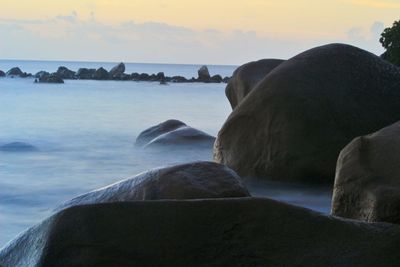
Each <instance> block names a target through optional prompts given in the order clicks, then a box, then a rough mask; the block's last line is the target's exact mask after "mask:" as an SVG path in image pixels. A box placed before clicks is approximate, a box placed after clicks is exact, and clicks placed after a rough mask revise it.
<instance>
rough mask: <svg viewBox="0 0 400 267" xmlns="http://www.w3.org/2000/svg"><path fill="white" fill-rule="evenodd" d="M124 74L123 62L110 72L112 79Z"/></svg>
mask: <svg viewBox="0 0 400 267" xmlns="http://www.w3.org/2000/svg"><path fill="white" fill-rule="evenodd" d="M124 72H125V64H124V63H122V62H121V63H119V64H118V65H117V66H115V67H114V68H112V69H111V70H110V77H111V78H117V77H119V76H121V75H122V74H124Z"/></svg>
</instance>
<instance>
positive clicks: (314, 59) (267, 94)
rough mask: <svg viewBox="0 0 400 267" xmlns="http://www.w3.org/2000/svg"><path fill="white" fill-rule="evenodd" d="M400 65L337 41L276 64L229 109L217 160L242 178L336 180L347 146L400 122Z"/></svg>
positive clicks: (308, 180) (216, 153) (215, 148)
mask: <svg viewBox="0 0 400 267" xmlns="http://www.w3.org/2000/svg"><path fill="white" fill-rule="evenodd" d="M399 80H400V68H397V67H396V66H394V65H392V64H389V63H387V62H386V61H384V60H382V59H381V58H379V57H378V56H376V55H374V54H371V53H369V52H367V51H364V50H362V49H359V48H356V47H353V46H350V45H345V44H330V45H325V46H321V47H316V48H313V49H310V50H308V51H306V52H303V53H301V54H299V55H297V56H295V57H293V58H291V59H289V60H287V61H285V62H283V63H281V64H280V65H279V66H278V67H276V68H275V69H274V70H273V71H272V72H270V73H269V74H268V75H267V76H266V77H265V78H264V79H263V80H262V81H261V82H260V83H258V85H257V86H256V87H255V88H254V89H253V90H252V92H251V93H250V94H249V95H247V97H246V98H245V99H244V100H243V101H242V102H241V103H240V105H239V106H237V107H236V108H235V109H234V110H233V111H232V113H231V114H230V116H229V118H228V119H227V121H226V122H225V123H224V125H223V127H222V129H221V130H220V132H219V133H218V137H217V140H216V142H215V146H214V159H215V161H216V162H219V163H223V164H226V165H228V166H229V167H230V168H232V169H233V170H235V171H236V172H238V174H239V175H240V176H242V177H259V178H262V179H272V180H280V181H293V182H294V181H295V182H306V183H333V181H334V177H335V166H336V160H337V157H338V155H339V152H340V150H341V149H342V148H343V147H344V146H345V145H347V144H348V143H349V142H350V141H351V140H352V139H353V138H355V137H357V136H360V135H365V134H368V133H370V132H373V131H376V130H378V129H381V128H382V127H385V126H387V125H390V124H392V123H394V122H396V121H398V120H400V83H399Z"/></svg>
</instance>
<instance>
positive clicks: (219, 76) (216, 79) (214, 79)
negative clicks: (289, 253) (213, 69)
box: [210, 74, 222, 83]
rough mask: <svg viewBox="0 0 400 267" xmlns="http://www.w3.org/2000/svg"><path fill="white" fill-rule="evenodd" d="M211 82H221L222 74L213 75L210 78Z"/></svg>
mask: <svg viewBox="0 0 400 267" xmlns="http://www.w3.org/2000/svg"><path fill="white" fill-rule="evenodd" d="M210 82H212V83H221V82H222V77H221V75H219V74H217V75H214V76H212V77H211V78H210Z"/></svg>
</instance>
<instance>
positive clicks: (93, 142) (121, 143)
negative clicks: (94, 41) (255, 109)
mask: <svg viewBox="0 0 400 267" xmlns="http://www.w3.org/2000/svg"><path fill="white" fill-rule="evenodd" d="M61 65H64V66H67V67H69V68H71V69H73V70H76V69H78V68H79V67H95V68H97V67H100V66H104V67H106V68H108V69H110V68H111V67H112V66H114V65H115V63H88V62H43V61H37V62H34V61H0V69H2V70H5V71H6V70H8V69H10V68H11V67H14V66H19V67H20V68H21V69H22V70H23V71H26V72H31V73H35V72H36V71H39V70H46V71H55V70H56V69H57V67H58V66H61ZM198 68H199V66H198V65H166V64H127V72H134V71H136V72H146V73H157V72H158V71H164V72H165V73H166V75H171V76H172V75H182V76H185V77H192V76H196V72H197V69H198ZM209 69H210V72H211V73H212V74H217V73H218V74H221V75H223V76H231V74H232V72H233V70H234V69H235V67H234V66H209ZM224 89H225V85H224V84H203V83H194V84H185V83H183V84H169V85H159V84H158V83H153V82H133V81H88V80H66V82H65V84H35V83H33V79H30V78H26V79H20V78H13V79H11V78H0V145H2V144H6V143H10V142H15V141H21V142H27V143H30V144H32V145H34V146H36V147H38V149H39V151H38V152H34V153H5V152H0V247H1V246H3V245H4V244H6V242H8V241H9V240H11V239H12V238H14V237H15V236H16V235H17V234H18V233H20V232H22V231H23V230H25V229H27V228H28V227H30V226H32V225H34V224H35V223H38V222H40V221H41V220H42V219H44V218H45V217H46V216H48V215H50V214H51V212H52V209H54V208H55V207H56V206H57V205H59V204H60V203H62V202H63V201H65V200H68V199H70V198H72V197H74V196H76V195H79V194H82V193H85V192H87V191H90V190H93V189H96V188H99V187H103V186H106V185H108V184H110V183H113V182H116V181H119V180H121V179H125V178H128V177H132V176H134V175H136V174H138V173H140V172H142V171H145V170H148V169H150V168H154V167H159V166H164V165H169V164H175V163H183V162H188V161H195V160H211V156H212V155H211V154H212V151H211V150H192V151H185V152H182V151H168V152H166V151H158V152H157V151H153V150H152V151H145V150H140V149H135V148H134V146H133V144H134V141H135V138H136V136H137V135H138V134H139V133H140V132H141V131H143V130H144V129H146V128H148V127H150V126H153V125H155V124H158V123H160V122H162V121H165V120H167V119H172V118H174V119H179V120H182V121H184V122H185V123H187V124H188V125H190V126H192V127H195V128H198V129H200V130H202V131H205V132H207V133H209V134H212V135H216V134H217V132H218V130H219V129H220V128H221V126H222V124H223V123H224V121H225V120H226V118H227V117H228V115H229V113H230V112H231V108H230V105H229V102H228V100H227V99H226V97H225V92H224ZM249 189H250V191H251V192H252V194H253V195H255V196H268V197H272V198H275V199H278V200H283V201H286V202H289V203H292V204H296V205H300V206H304V207H308V208H311V209H314V210H317V211H321V212H328V211H329V205H330V189H329V188H318V189H315V190H314V189H310V188H305V187H302V186H298V185H285V184H277V183H267V182H263V183H257V182H252V183H249Z"/></svg>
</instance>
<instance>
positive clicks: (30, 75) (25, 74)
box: [19, 72, 33, 78]
mask: <svg viewBox="0 0 400 267" xmlns="http://www.w3.org/2000/svg"><path fill="white" fill-rule="evenodd" d="M32 76H33V75H32V74H31V73H26V72H24V73H22V74H21V75H20V76H19V77H21V78H28V77H32Z"/></svg>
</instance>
